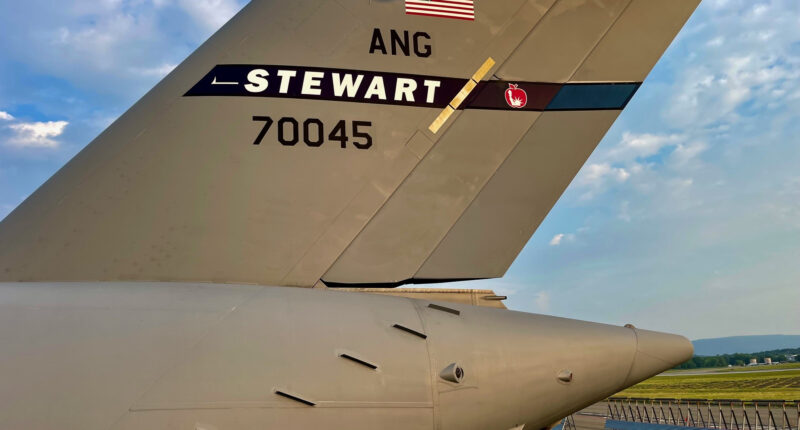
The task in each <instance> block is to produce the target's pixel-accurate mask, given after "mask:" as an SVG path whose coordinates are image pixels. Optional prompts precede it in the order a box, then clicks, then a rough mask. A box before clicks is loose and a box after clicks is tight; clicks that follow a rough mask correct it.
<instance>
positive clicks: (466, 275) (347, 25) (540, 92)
mask: <svg viewBox="0 0 800 430" xmlns="http://www.w3.org/2000/svg"><path fill="white" fill-rule="evenodd" d="M697 3H698V0H611V1H606V2H587V1H579V0H504V1H494V2H482V1H478V2H477V3H476V6H475V7H476V12H475V21H474V22H473V21H458V20H451V19H443V18H433V17H422V16H407V15H405V14H404V12H403V2H401V1H371V2H368V1H364V0H296V1H293V2H278V1H269V0H260V1H254V2H252V3H250V4H249V5H248V6H246V7H245V8H244V9H243V10H242V12H241V13H239V14H238V15H237V16H236V17H234V18H233V19H232V20H231V22H229V23H228V24H226V25H225V26H224V27H223V28H222V29H221V30H220V31H219V32H218V33H217V34H215V35H214V36H213V37H212V38H211V39H210V40H209V41H207V42H206V43H205V44H203V46H201V47H200V48H199V49H198V50H197V51H196V52H195V53H194V54H192V55H191V56H190V57H189V58H188V59H187V60H186V61H185V62H183V63H182V64H181V65H180V66H178V67H177V68H176V69H175V70H174V71H173V72H172V73H170V75H169V76H167V77H166V78H165V79H164V80H163V81H162V82H161V83H159V84H158V85H157V86H156V87H155V88H154V89H153V90H152V91H150V92H149V93H148V94H147V95H146V96H145V97H143V98H142V100H140V101H139V102H138V103H136V104H135V105H134V106H133V107H132V108H131V109H130V110H129V111H128V112H126V113H125V114H124V115H123V116H122V117H121V118H120V119H119V120H117V121H116V122H115V123H114V124H113V125H112V126H110V127H109V128H108V129H107V130H106V131H105V132H103V133H102V134H101V135H100V136H99V137H98V138H97V139H96V140H95V141H93V142H92V143H91V144H89V146H87V148H86V149H84V150H83V151H82V152H81V153H80V154H78V156H76V157H75V158H74V159H73V160H71V161H70V162H69V163H68V164H67V165H66V166H65V167H64V168H63V169H62V170H60V171H59V172H58V173H57V174H56V175H55V176H53V178H51V179H50V180H49V181H48V182H47V183H46V184H44V185H43V186H42V187H41V188H40V189H39V190H37V191H36V192H35V193H34V194H33V195H32V196H31V197H30V198H29V199H27V200H26V201H25V202H24V203H23V204H22V205H20V207H19V208H17V209H16V210H15V211H14V212H12V213H11V214H10V215H9V216H8V217H7V218H6V219H5V220H4V221H3V222H2V223H0V282H4V283H0V345H2V347H0V381H2V383H0V428H2V429H6V428H8V429H42V430H49V429H59V430H61V429H80V430H93V429H142V428H146V429H171V430H172V429H175V430H177V429H203V430H212V429H230V430H240V429H255V428H258V429H262V428H280V429H308V428H333V429H342V430H344V429H347V430H350V429H353V430H360V429H374V428H381V429H431V430H433V429H437V430H449V429H475V430H478V429H510V428H518V427H520V426H525V428H527V429H534V430H537V429H541V428H543V427H547V426H548V425H549V424H551V423H553V422H555V421H556V420H558V419H559V418H561V417H563V416H565V415H566V414H569V413H570V412H573V411H575V410H578V409H580V408H582V407H583V406H586V405H588V404H591V403H593V402H595V401H597V400H600V399H602V398H604V397H606V396H608V395H611V394H613V393H615V392H617V391H619V390H621V389H624V388H626V387H628V386H630V385H632V384H634V383H636V382H638V381H641V380H643V379H646V378H647V377H649V376H652V375H654V374H656V373H659V372H661V371H662V370H664V369H668V368H670V367H672V366H674V365H676V364H678V363H680V362H682V361H684V360H685V359H687V358H689V356H690V355H691V352H692V348H691V344H690V343H689V342H688V341H687V340H686V339H684V338H682V337H680V336H674V335H668V334H662V333H655V332H649V331H645V330H638V329H635V328H632V327H613V326H608V325H602V324H593V323H587V322H580V321H572V320H565V319H561V318H555V317H547V316H541V315H531V314H524V313H519V312H511V311H508V310H505V309H496V308H495V309H493V308H490V307H487V306H494V307H500V306H499V304H498V303H497V302H496V301H494V300H496V298H493V297H492V296H494V294H489V293H486V294H484V293H481V294H480V297H481V298H480V299H479V298H478V296H479V294H477V293H464V292H452V293H448V294H443V293H434V292H418V293H403V292H402V291H401V292H398V293H397V294H394V295H397V296H401V297H386V296H387V295H388V296H391V295H392V294H375V293H368V292H367V291H366V290H363V291H362V292H342V291H325V288H324V287H325V283H326V282H327V283H328V284H330V285H336V286H351V287H363V286H367V287H369V286H390V285H399V284H402V283H404V282H415V283H423V282H424V283H430V282H438V281H445V280H454V279H476V278H490V277H498V276H502V275H503V273H504V272H505V270H506V269H507V267H508V265H509V264H510V263H511V261H513V259H514V258H516V256H517V254H518V253H519V251H520V249H521V248H522V246H523V245H524V243H525V242H526V241H527V240H528V239H529V238H530V235H531V234H532V233H533V231H534V230H535V229H536V227H537V226H538V224H539V223H540V222H541V220H542V219H543V218H544V216H545V215H546V214H547V212H548V211H549V210H550V208H551V207H552V205H553V204H554V203H555V201H556V199H557V198H558V196H560V195H561V193H562V192H563V190H564V188H565V187H566V186H567V184H568V183H569V181H570V180H571V179H572V178H573V177H574V176H575V174H576V173H577V171H578V169H579V168H580V166H581V165H582V164H583V163H584V162H585V160H586V158H587V157H588V156H589V154H590V153H591V151H592V150H593V149H594V147H595V146H596V145H597V142H599V140H600V139H601V138H602V136H603V135H604V134H605V132H606V131H607V129H608V127H609V126H610V125H611V124H612V123H613V121H614V120H615V119H616V117H617V115H618V114H619V112H620V109H621V108H623V107H624V106H625V104H626V103H627V101H628V100H629V98H630V97H631V96H632V95H633V92H634V91H635V89H636V88H638V84H639V83H641V82H642V81H643V80H644V79H645V77H646V75H647V73H648V72H649V71H650V69H651V68H652V66H653V65H654V64H655V62H656V61H657V59H658V58H659V57H660V55H661V54H662V53H663V51H664V49H665V48H666V46H667V45H668V44H669V42H670V41H671V40H672V39H673V38H674V36H675V35H676V34H677V32H678V31H679V30H680V28H681V27H682V25H683V24H684V22H685V21H686V19H687V18H688V16H689V15H690V14H691V12H692V11H693V10H694V8H695V7H696V5H697ZM376 28H377V29H380V32H381V34H384V35H386V34H392V30H395V34H397V35H401V34H406V33H407V34H408V35H409V36H410V35H412V34H417V33H420V32H423V33H425V34H426V35H428V36H429V39H426V40H425V43H428V44H429V45H430V48H431V50H430V55H427V56H425V55H417V51H416V50H413V49H410V48H409V49H408V54H409V55H408V56H406V55H399V54H400V53H404V52H405V51H404V50H403V49H397V48H396V49H394V50H387V51H386V52H385V53H384V52H382V51H381V52H378V51H379V50H376V49H370V48H371V44H372V43H373V41H374V40H373V39H374V34H375V29H376ZM398 37H399V36H398ZM370 50H371V51H372V52H370ZM389 52H392V54H393V55H389ZM412 52H413V54H414V55H412ZM419 52H427V51H422V50H420V51H419ZM487 58H492V59H493V60H494V61H495V63H496V65H495V66H494V67H493V68H492V70H491V71H490V73H489V74H488V75H487V78H486V79H484V80H483V81H482V82H480V83H479V84H478V85H476V89H475V90H474V91H473V92H472V93H471V94H470V97H468V98H467V99H466V100H465V101H464V103H463V108H459V109H458V110H456V111H455V113H454V114H453V115H452V117H451V118H450V119H449V121H447V122H446V123H445V124H444V126H443V127H442V128H441V129H439V131H438V132H436V133H433V132H431V131H430V129H429V126H430V125H431V123H432V122H433V121H434V120H435V119H437V118H438V117H439V115H440V113H441V111H442V108H443V107H444V106H446V105H447V104H448V103H450V102H449V101H448V96H451V95H453V94H455V93H457V92H458V91H460V87H461V86H462V85H463V83H466V82H468V81H469V79H470V77H471V76H473V73H475V70H477V69H478V68H479V67H480V66H481V64H484V62H485V61H486V60H487ZM237 65H238V66H245V68H244V69H243V70H245V71H246V73H245V74H244V75H241V76H240V75H237V74H236V73H228V72H230V71H231V70H238V69H232V68H231V67H233V66H236V67H238V66H237ZM270 65H292V66H281V67H278V68H277V69H275V70H274V75H273V71H272V69H271V67H275V66H270ZM251 66H254V67H251ZM335 70H338V71H339V72H333V71H335ZM216 71H219V72H220V73H219V74H218V75H217V74H216V73H215V72H216ZM265 71H266V72H267V73H268V74H269V76H267V74H265V73H263V72H265ZM301 71H302V72H303V73H302V76H301ZM328 72H330V73H328ZM237 73H238V72H237ZM333 73H340V74H339V75H338V76H334V75H333ZM293 74H296V75H297V76H294V77H293V76H292V75H293ZM361 75H363V76H364V78H363V80H362V82H361V83H360V85H359V86H358V88H355V81H356V80H357V79H358V76H361ZM347 76H349V77H350V78H352V79H353V82H352V85H351V86H349V85H350V84H348V83H346V82H345V81H344V80H343V79H347V78H346V77H347ZM378 77H380V78H381V79H377V78H378ZM273 78H274V79H273ZM337 79H339V80H338V81H337ZM429 81H430V82H429ZM434 81H435V82H440V83H441V84H440V85H436V84H434V83H433V82H434ZM337 82H338V84H337ZM348 82H349V81H348ZM426 82H427V84H426ZM329 85H330V87H329ZM348 86H349V87H348ZM414 86H416V89H414ZM512 89H513V94H511V95H510V96H509V98H508V99H506V98H505V95H504V93H505V92H507V91H510V90H512ZM192 90H198V91H199V90H202V91H200V92H199V93H194V94H193V93H192ZM240 91H244V92H245V93H246V94H243V93H240ZM625 91H627V93H625ZM522 92H524V94H525V95H523V93H522ZM351 94H352V95H351ZM509 94H510V93H509ZM512 96H513V97H512ZM596 97H601V98H602V97H606V98H604V99H602V100H599V101H598V100H595V98H596ZM359 98H360V100H357V99H359ZM412 98H413V100H412ZM611 98H613V100H611ZM431 99H432V100H433V102H429V100H431ZM509 100H511V101H513V103H512V102H511V101H509ZM526 102H527V103H526ZM504 103H507V105H504ZM65 281H72V282H71V283H70V282H65ZM125 281H129V282H125ZM156 282H158V283H156ZM276 286H282V287H276ZM286 286H295V287H309V288H310V287H317V288H314V289H307V290H306V289H298V288H285V287H286ZM404 295H408V296H410V297H412V298H409V297H402V296H404ZM487 297H488V298H489V299H487V300H484V299H486V298H487ZM437 298H438V299H442V300H444V299H445V298H446V299H447V300H444V301H440V300H437ZM465 302H466V303H472V304H477V305H486V306H473V305H470V304H465ZM432 305H433V306H432ZM456 369H460V370H461V372H460V375H461V377H460V378H459V377H458V376H457V375H456V373H455V372H456ZM454 375H456V376H454ZM570 376H571V381H570Z"/></svg>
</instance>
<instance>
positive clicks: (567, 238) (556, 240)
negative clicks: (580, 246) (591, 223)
mask: <svg viewBox="0 0 800 430" xmlns="http://www.w3.org/2000/svg"><path fill="white" fill-rule="evenodd" d="M574 241H575V235H574V234H572V233H569V234H566V233H560V234H557V235H555V236H553V239H552V240H550V246H559V245H561V244H563V243H565V242H574Z"/></svg>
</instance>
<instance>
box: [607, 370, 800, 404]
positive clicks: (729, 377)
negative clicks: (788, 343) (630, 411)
mask: <svg viewBox="0 0 800 430" xmlns="http://www.w3.org/2000/svg"><path fill="white" fill-rule="evenodd" d="M726 370H727V369H726ZM740 370H745V369H740ZM754 370H763V368H762V369H754ZM672 375H674V376H656V377H655V378H652V379H649V380H647V381H644V382H642V383H640V384H639V385H636V386H634V387H631V388H629V389H627V390H625V391H623V392H622V393H620V394H618V396H627V397H646V398H675V399H738V400H800V370H789V371H784V372H747V373H741V374H739V373H730V372H720V373H708V374H702V375H681V374H680V373H672Z"/></svg>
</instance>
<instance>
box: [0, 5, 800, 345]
mask: <svg viewBox="0 0 800 430" xmlns="http://www.w3.org/2000/svg"><path fill="white" fill-rule="evenodd" d="M245 3H246V2H245V1H237V0H74V1H63V0H27V1H24V2H20V1H16V0H0V218H3V217H5V216H6V215H7V214H8V213H9V212H10V211H11V210H13V208H14V207H16V206H17V205H18V204H19V203H21V202H22V201H23V200H24V199H25V198H26V197H27V196H28V195H30V193H32V192H33V191H34V190H35V189H36V188H37V187H39V186H40V185H41V184H42V183H43V182H44V181H45V180H47V179H48V178H49V177H50V176H51V175H52V174H53V173H54V172H55V171H56V170H58V169H59V168H60V167H61V166H62V165H63V164H64V163H66V162H67V161H68V160H69V159H70V158H72V156H74V155H75V154H76V153H77V152H78V151H79V150H80V149H81V148H83V147H84V146H85V145H86V144H87V143H88V142H89V141H91V140H92V139H93V138H94V137H95V136H96V135H97V134H99V133H100V132H101V131H102V130H103V129H105V127H107V126H108V125H109V124H110V123H111V122H112V121H113V120H114V119H115V118H117V117H118V116H119V115H121V114H122V113H123V112H124V111H125V110H126V109H127V108H128V107H130V106H131V105H132V104H133V103H134V102H135V101H136V100H137V99H138V98H140V97H141V96H142V95H143V94H144V93H145V92H146V91H147V90H149V89H150V88H151V87H152V86H153V85H154V84H155V83H157V82H158V81H159V80H160V79H161V78H162V77H163V76H164V75H166V74H167V73H168V72H169V71H170V70H172V68H174V67H175V65H176V64H178V63H179V62H180V61H182V60H183V59H184V58H185V57H186V56H187V55H188V54H190V53H191V52H192V51H193V50H194V49H196V48H197V46H199V45H200V44H201V43H202V42H203V41H204V40H205V39H206V38H208V37H209V36H210V35H211V34H213V32H214V31H215V30H216V29H217V28H219V27H220V26H221V25H222V24H224V23H225V22H226V21H227V20H228V18H230V17H231V16H233V15H234V14H235V13H236V11H238V10H239V9H240V8H241V7H242V6H243V5H244V4H245ZM459 286H462V287H469V288H491V289H495V290H496V291H497V292H498V293H501V294H507V295H509V296H510V298H509V300H508V302H507V304H508V306H509V307H511V308H512V309H515V310H522V311H527V312H536V313H545V314H550V315H558V316H564V317H570V318H579V319H584V320H590V321H598V322H605V323H612V324H626V323H633V324H635V325H636V326H637V327H642V328H648V329H655V330H665V331H670V332H676V333H681V334H684V335H686V336H688V337H690V338H692V339H699V338H709V337H720V336H733V335H753V334H800V2H798V1H797V0H704V1H703V3H702V4H701V5H700V7H699V9H698V10H697V12H696V13H695V15H694V16H693V17H692V18H691V20H690V21H689V23H688V24H687V25H686V27H685V28H684V29H683V31H682V32H681V34H680V35H679V36H678V38H677V39H676V40H675V42H674V43H673V45H672V46H671V47H670V48H669V50H668V51H667V53H666V54H665V56H664V57H663V58H662V60H661V61H660V62H659V63H658V65H657V66H656V68H655V69H654V70H653V72H652V74H651V75H650V77H649V78H648V79H647V81H646V82H645V84H644V85H643V86H642V88H641V90H640V91H639V93H638V94H637V95H636V97H635V98H634V99H633V101H632V102H631V103H630V105H629V106H628V108H627V109H626V110H625V111H624V112H623V113H622V115H621V116H620V118H619V120H618V121H617V122H616V124H615V125H614V126H613V127H612V129H611V130H610V131H609V133H608V135H607V136H606V137H605V139H604V140H603V141H602V142H601V143H600V145H599V146H598V148H597V150H596V151H595V153H594V154H593V155H592V157H591V158H590V159H589V161H588V162H587V163H586V165H585V166H584V168H583V169H582V170H581V172H580V173H579V174H578V176H577V177H576V179H575V180H574V181H573V183H572V184H571V185H570V187H569V188H568V190H567V191H566V193H565V194H564V195H563V196H562V198H561V200H560V201H559V202H558V204H557V205H556V206H555V208H554V209H553V210H552V212H551V213H550V215H549V216H548V217H547V219H546V220H545V222H544V223H543V224H542V225H541V226H540V228H539V229H538V231H537V232H536V234H535V235H534V237H533V238H532V239H531V241H530V242H529V243H528V246H527V247H526V248H525V249H524V251H523V252H522V253H521V254H520V256H519V258H518V259H517V261H516V262H515V263H514V265H513V266H512V267H511V269H510V270H509V272H508V274H507V275H506V277H504V278H503V279H499V280H487V281H478V282H471V283H465V284H464V285H459Z"/></svg>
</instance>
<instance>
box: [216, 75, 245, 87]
mask: <svg viewBox="0 0 800 430" xmlns="http://www.w3.org/2000/svg"><path fill="white" fill-rule="evenodd" d="M211 85H239V83H238V82H220V81H217V77H216V76H214V80H213V81H211Z"/></svg>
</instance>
